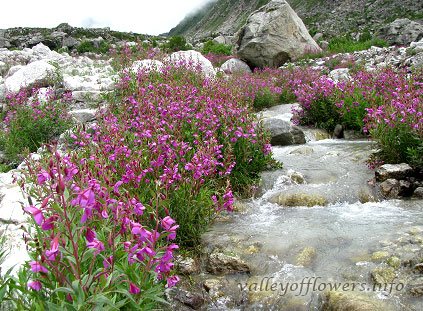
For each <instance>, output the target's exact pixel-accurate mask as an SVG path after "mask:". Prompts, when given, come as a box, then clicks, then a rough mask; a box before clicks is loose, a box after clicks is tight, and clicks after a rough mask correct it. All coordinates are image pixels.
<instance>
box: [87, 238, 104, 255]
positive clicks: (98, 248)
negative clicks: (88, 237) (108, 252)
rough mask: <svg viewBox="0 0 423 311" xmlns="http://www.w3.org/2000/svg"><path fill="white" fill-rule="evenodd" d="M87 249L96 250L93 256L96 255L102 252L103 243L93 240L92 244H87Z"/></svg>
mask: <svg viewBox="0 0 423 311" xmlns="http://www.w3.org/2000/svg"><path fill="white" fill-rule="evenodd" d="M87 247H88V248H94V249H96V251H95V252H94V254H96V255H98V254H99V253H100V252H101V251H104V244H103V242H101V241H99V240H97V239H94V240H93V241H92V242H88V243H87Z"/></svg>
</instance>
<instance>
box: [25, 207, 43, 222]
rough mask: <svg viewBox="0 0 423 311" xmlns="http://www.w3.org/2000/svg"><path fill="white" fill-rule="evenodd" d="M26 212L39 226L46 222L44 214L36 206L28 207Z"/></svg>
mask: <svg viewBox="0 0 423 311" xmlns="http://www.w3.org/2000/svg"><path fill="white" fill-rule="evenodd" d="M24 211H25V212H27V213H29V214H31V215H32V216H33V217H34V220H35V222H36V223H37V224H38V225H41V224H42V223H43V221H44V216H43V213H42V212H41V210H39V209H38V208H36V207H35V206H33V205H30V206H28V207H25V208H24Z"/></svg>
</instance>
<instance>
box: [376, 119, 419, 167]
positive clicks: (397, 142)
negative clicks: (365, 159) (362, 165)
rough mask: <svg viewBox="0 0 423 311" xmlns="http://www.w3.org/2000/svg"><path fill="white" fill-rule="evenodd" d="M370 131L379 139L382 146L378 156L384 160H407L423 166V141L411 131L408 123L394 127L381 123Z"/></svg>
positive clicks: (399, 161) (390, 161)
mask: <svg viewBox="0 0 423 311" xmlns="http://www.w3.org/2000/svg"><path fill="white" fill-rule="evenodd" d="M370 133H371V135H372V137H374V138H375V139H377V140H378V145H379V147H380V151H379V153H378V157H379V158H381V159H383V161H384V162H386V163H402V162H405V163H409V164H411V165H413V166H415V167H423V142H422V140H421V138H419V137H418V136H417V135H415V134H413V133H411V132H410V129H409V127H408V125H407V124H400V123H398V124H396V126H394V127H390V126H389V125H387V124H380V125H379V126H378V127H377V128H375V129H372V130H371V131H370Z"/></svg>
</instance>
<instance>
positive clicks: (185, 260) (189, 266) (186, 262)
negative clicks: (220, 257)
mask: <svg viewBox="0 0 423 311" xmlns="http://www.w3.org/2000/svg"><path fill="white" fill-rule="evenodd" d="M176 268H177V270H178V272H179V273H182V274H194V273H197V272H198V270H199V266H198V264H197V262H196V261H195V260H194V259H193V258H190V257H182V256H178V257H177V258H176Z"/></svg>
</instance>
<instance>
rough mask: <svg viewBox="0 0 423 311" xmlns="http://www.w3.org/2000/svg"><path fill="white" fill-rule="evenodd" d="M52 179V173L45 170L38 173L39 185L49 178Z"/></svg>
mask: <svg viewBox="0 0 423 311" xmlns="http://www.w3.org/2000/svg"><path fill="white" fill-rule="evenodd" d="M49 179H50V174H49V173H47V171H45V170H41V171H40V173H38V175H37V181H38V184H39V185H42V184H44V183H45V182H46V181H47V180H49Z"/></svg>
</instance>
